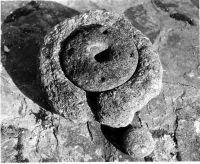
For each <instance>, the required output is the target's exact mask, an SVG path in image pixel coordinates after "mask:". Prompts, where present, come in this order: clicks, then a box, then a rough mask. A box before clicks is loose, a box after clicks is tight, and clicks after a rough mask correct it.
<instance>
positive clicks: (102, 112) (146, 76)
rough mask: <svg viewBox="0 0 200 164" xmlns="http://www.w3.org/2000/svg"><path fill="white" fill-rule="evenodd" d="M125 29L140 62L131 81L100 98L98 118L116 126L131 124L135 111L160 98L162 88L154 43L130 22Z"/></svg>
mask: <svg viewBox="0 0 200 164" xmlns="http://www.w3.org/2000/svg"><path fill="white" fill-rule="evenodd" d="M124 27H125V28H126V29H129V34H130V36H134V41H135V45H136V47H137V49H138V56H139V60H138V66H137V69H136V71H135V73H134V75H133V76H132V77H131V79H130V80H129V81H127V82H126V83H124V84H123V85H121V86H119V87H117V88H114V89H113V90H111V91H106V92H102V93H101V94H99V95H98V97H97V101H98V110H97V112H96V113H97V119H98V121H99V122H100V123H102V124H106V125H109V126H112V127H125V126H127V125H128V124H130V123H131V121H132V119H133V117H134V114H135V112H136V111H138V110H140V109H141V108H142V107H143V106H144V105H146V104H147V103H148V102H149V101H150V100H151V99H152V98H154V97H155V96H157V95H158V94H159V93H160V91H161V87H162V72H163V71H162V66H161V63H160V59H159V55H158V54H157V53H156V52H155V51H154V49H153V47H152V44H151V42H150V40H149V39H148V38H147V37H146V36H145V35H143V34H142V33H141V32H140V31H139V30H137V29H135V28H134V27H133V26H131V24H130V23H127V24H126V26H124Z"/></svg>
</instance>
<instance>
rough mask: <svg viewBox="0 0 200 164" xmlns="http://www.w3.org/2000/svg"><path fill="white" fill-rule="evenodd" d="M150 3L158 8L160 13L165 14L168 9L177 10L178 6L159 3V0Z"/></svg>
mask: <svg viewBox="0 0 200 164" xmlns="http://www.w3.org/2000/svg"><path fill="white" fill-rule="evenodd" d="M151 3H152V4H153V5H154V6H155V7H157V8H159V9H161V10H162V11H165V12H169V8H170V7H174V8H177V7H178V5H177V4H175V3H163V1H161V0H151Z"/></svg>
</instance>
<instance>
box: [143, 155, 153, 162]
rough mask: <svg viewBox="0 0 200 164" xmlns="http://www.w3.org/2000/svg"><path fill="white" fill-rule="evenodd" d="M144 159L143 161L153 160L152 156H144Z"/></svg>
mask: <svg viewBox="0 0 200 164" xmlns="http://www.w3.org/2000/svg"><path fill="white" fill-rule="evenodd" d="M144 161H145V162H153V158H152V157H150V156H146V157H144Z"/></svg>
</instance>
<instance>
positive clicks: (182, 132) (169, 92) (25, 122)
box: [1, 0, 200, 162]
mask: <svg viewBox="0 0 200 164" xmlns="http://www.w3.org/2000/svg"><path fill="white" fill-rule="evenodd" d="M59 2H60V3H62V4H63V5H66V6H67V7H70V8H72V9H75V10H77V11H78V12H84V11H85V10H89V9H106V10H108V11H113V12H117V13H121V14H124V15H125V16H126V17H127V18H128V19H129V20H130V21H131V22H132V23H133V25H134V26H135V27H136V28H138V29H139V30H141V31H142V32H143V33H144V34H146V35H147V36H148V37H149V38H150V39H151V41H152V43H153V46H154V47H155V48H156V49H157V51H158V53H159V55H160V59H161V62H162V65H163V69H164V76H163V88H162V92H161V93H160V95H159V96H157V97H156V98H154V99H152V100H151V101H150V102H149V103H148V104H147V105H146V106H145V107H144V108H143V109H142V110H141V111H140V112H138V113H136V115H135V117H134V119H133V122H132V125H134V126H141V125H143V126H144V125H145V126H146V127H147V128H148V129H149V131H150V132H151V134H152V136H153V139H154V141H155V144H156V146H155V148H154V151H153V152H152V153H151V154H150V155H148V156H146V157H144V158H133V157H130V156H129V155H127V154H125V153H124V152H123V150H122V149H121V148H120V145H119V143H118V142H117V141H118V140H119V139H120V137H121V134H122V133H123V131H124V129H123V128H119V129H114V128H113V129H112V128H109V127H106V126H101V125H100V124H99V123H98V122H95V121H91V122H87V123H85V124H74V123H72V122H70V121H69V120H66V119H64V118H63V117H61V116H59V115H57V114H54V113H51V112H50V111H49V108H48V106H47V105H46V103H45V102H44V101H43V99H42V95H41V94H40V93H39V92H38V90H37V89H38V88H37V86H36V85H37V83H36V82H35V81H34V78H31V79H30V77H31V76H32V75H35V74H31V73H33V72H32V71H31V69H33V68H34V63H33V65H30V67H29V64H26V63H27V62H28V63H32V62H33V61H32V58H31V56H30V58H29V56H28V57H27V56H26V58H25V59H24V60H23V58H22V57H23V55H22V56H20V55H19V59H20V60H19V59H18V63H16V62H17V57H15V58H12V56H9V52H10V51H11V49H10V47H9V46H8V45H2V59H1V62H2V64H3V65H2V64H1V65H2V66H1V70H2V72H1V161H2V162H55V161H59V162H61V161H200V54H199V5H198V0H165V1H161V0H151V1H150V0H142V1H141V0H128V1H123V0H117V1H114V0H109V1H106V0H102V1H100V0H86V1H84V3H80V0H67V1H59ZM81 2H82V1H81ZM26 3H27V2H21V1H12V2H8V1H2V2H1V8H2V10H1V12H2V22H3V21H5V20H6V17H7V16H8V15H9V14H10V12H12V11H13V10H15V9H17V8H19V7H22V6H23V5H25V4H26ZM52 5H53V4H52ZM49 6H51V4H49ZM60 8H63V6H62V7H61V6H60ZM63 10H67V11H71V12H73V13H74V12H75V13H76V11H74V10H71V9H69V8H65V9H63ZM78 12H77V13H78ZM77 13H76V14H77ZM68 15H69V13H68ZM30 54H31V53H30ZM9 59H13V60H14V59H15V61H11V60H9ZM9 62H10V63H11V66H10V67H9ZM15 64H17V66H16V65H15ZM20 64H21V65H20ZM19 68H20V71H22V72H24V73H25V74H23V73H22V74H19V73H18V72H17V71H18V69H19ZM15 69H16V70H15ZM27 72H28V73H30V74H26V73H27ZM17 73H18V74H17ZM16 74H17V76H16ZM25 75H27V76H25ZM27 79H29V81H28V82H27ZM31 80H32V81H31Z"/></svg>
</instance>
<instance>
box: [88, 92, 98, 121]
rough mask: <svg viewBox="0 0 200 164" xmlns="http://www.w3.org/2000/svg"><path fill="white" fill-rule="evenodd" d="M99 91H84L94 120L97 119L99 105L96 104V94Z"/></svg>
mask: <svg viewBox="0 0 200 164" xmlns="http://www.w3.org/2000/svg"><path fill="white" fill-rule="evenodd" d="M99 94H100V92H86V98H87V103H88V105H89V107H90V109H91V111H92V112H93V114H94V117H95V120H96V121H99V115H98V110H100V105H99V104H98V96H99Z"/></svg>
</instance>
